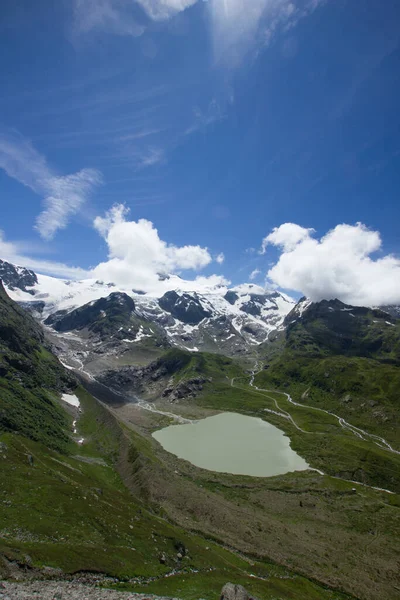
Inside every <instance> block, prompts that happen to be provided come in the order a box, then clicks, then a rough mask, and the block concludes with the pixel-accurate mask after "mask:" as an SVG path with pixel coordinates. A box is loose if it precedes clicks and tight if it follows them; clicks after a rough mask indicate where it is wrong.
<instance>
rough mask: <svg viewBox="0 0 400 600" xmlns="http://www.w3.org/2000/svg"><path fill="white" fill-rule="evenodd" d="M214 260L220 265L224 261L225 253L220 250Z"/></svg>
mask: <svg viewBox="0 0 400 600" xmlns="http://www.w3.org/2000/svg"><path fill="white" fill-rule="evenodd" d="M215 260H216V262H217V263H218V264H219V265H222V263H223V262H224V261H225V254H224V253H223V252H220V253H219V254H218V256H217V257H216V259H215Z"/></svg>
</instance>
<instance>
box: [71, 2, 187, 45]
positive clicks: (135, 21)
mask: <svg viewBox="0 0 400 600" xmlns="http://www.w3.org/2000/svg"><path fill="white" fill-rule="evenodd" d="M196 2H197V0H74V31H75V33H88V32H89V31H95V30H99V31H106V32H108V33H113V34H116V35H130V36H134V37H138V36H140V35H142V34H143V33H144V31H145V26H144V25H143V23H141V22H140V20H139V19H140V17H139V15H138V14H137V10H135V9H137V6H138V5H139V6H141V7H142V8H143V10H144V11H145V12H146V13H147V15H148V17H150V19H153V20H154V21H164V20H167V19H170V18H171V17H173V16H174V15H176V14H177V13H179V12H181V11H183V10H185V9H186V8H188V7H189V6H192V4H195V3H196Z"/></svg>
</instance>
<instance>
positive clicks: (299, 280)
mask: <svg viewBox="0 0 400 600" xmlns="http://www.w3.org/2000/svg"><path fill="white" fill-rule="evenodd" d="M313 233H314V230H313V229H306V228H303V227H300V226H298V225H295V224H294V223H285V224H284V225H281V226H280V227H277V228H275V229H274V230H273V232H272V233H271V234H270V235H269V236H267V237H266V238H265V239H264V240H263V249H264V250H265V248H266V247H267V245H268V244H272V245H274V246H277V247H278V248H280V249H281V255H280V257H279V259H278V261H277V262H276V264H275V265H274V266H273V267H272V268H271V269H270V270H269V272H268V278H269V280H270V281H271V282H273V283H274V284H276V285H278V286H279V287H281V288H285V289H290V290H296V291H298V292H301V293H303V294H304V295H305V296H307V297H308V298H310V299H311V300H314V301H318V300H322V299H324V298H325V299H332V298H339V299H340V300H342V301H343V302H346V303H348V304H353V305H357V306H362V305H367V306H379V305H384V304H396V303H399V302H400V260H399V259H398V258H396V257H394V256H392V255H386V256H381V257H378V258H371V254H373V253H374V252H377V251H379V250H380V249H381V246H382V241H381V237H380V234H379V232H377V231H372V230H370V229H368V228H367V227H366V226H365V225H363V224H362V223H357V224H356V225H346V224H342V225H337V226H336V227H335V228H334V229H332V230H331V231H329V232H328V233H327V234H326V235H325V236H323V237H322V238H321V239H319V240H318V239H316V238H315V237H313Z"/></svg>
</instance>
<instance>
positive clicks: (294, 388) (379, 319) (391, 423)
mask: <svg viewBox="0 0 400 600" xmlns="http://www.w3.org/2000/svg"><path fill="white" fill-rule="evenodd" d="M335 303H337V306H336V304H335ZM329 307H330V308H329ZM343 307H344V308H343ZM351 311H352V309H351V308H349V307H346V306H345V305H343V304H341V303H338V301H334V302H333V303H327V302H325V301H324V302H321V303H318V304H316V305H312V307H311V308H309V309H308V310H307V311H306V312H305V313H304V314H303V316H302V318H301V319H297V320H296V321H294V322H292V323H290V324H289V326H288V328H287V331H286V336H285V340H284V343H283V344H282V341H281V340H277V343H276V344H275V346H276V348H274V344H273V345H272V346H271V347H270V348H268V349H267V348H264V349H263V350H264V351H265V355H264V358H265V359H266V361H267V365H266V366H267V368H266V370H264V371H262V372H261V373H260V374H259V375H258V376H257V378H256V384H257V385H258V386H259V387H263V388H275V389H279V390H283V391H286V392H289V393H290V394H291V395H292V397H293V399H294V400H296V401H297V402H303V403H304V404H305V405H310V406H316V407H319V408H323V409H325V410H330V411H332V412H335V413H336V414H338V415H340V416H342V417H344V418H345V419H346V420H348V421H349V422H350V423H352V424H353V425H356V426H358V427H361V428H362V429H365V430H367V431H369V432H370V433H375V434H377V435H381V436H383V437H385V438H387V439H388V441H390V442H392V443H393V444H394V445H397V446H399V447H400V432H399V428H398V427H397V426H396V424H397V423H398V419H399V416H400V402H399V392H398V390H399V387H400V321H396V320H394V319H391V318H390V317H389V316H388V315H387V314H385V313H382V312H381V311H374V310H368V309H354V310H353V312H354V314H355V316H352V314H351ZM288 320H289V321H290V317H289V318H288ZM274 350H275V352H274Z"/></svg>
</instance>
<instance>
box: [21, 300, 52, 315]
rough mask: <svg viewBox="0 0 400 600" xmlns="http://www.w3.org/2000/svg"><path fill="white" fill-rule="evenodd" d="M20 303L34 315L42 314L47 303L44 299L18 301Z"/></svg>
mask: <svg viewBox="0 0 400 600" xmlns="http://www.w3.org/2000/svg"><path fill="white" fill-rule="evenodd" d="M18 304H19V306H22V308H24V309H25V310H26V311H28V312H29V313H30V314H31V315H33V316H34V317H36V316H40V315H42V314H43V311H44V307H45V306H46V303H45V302H43V301H42V300H33V301H32V302H18Z"/></svg>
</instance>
